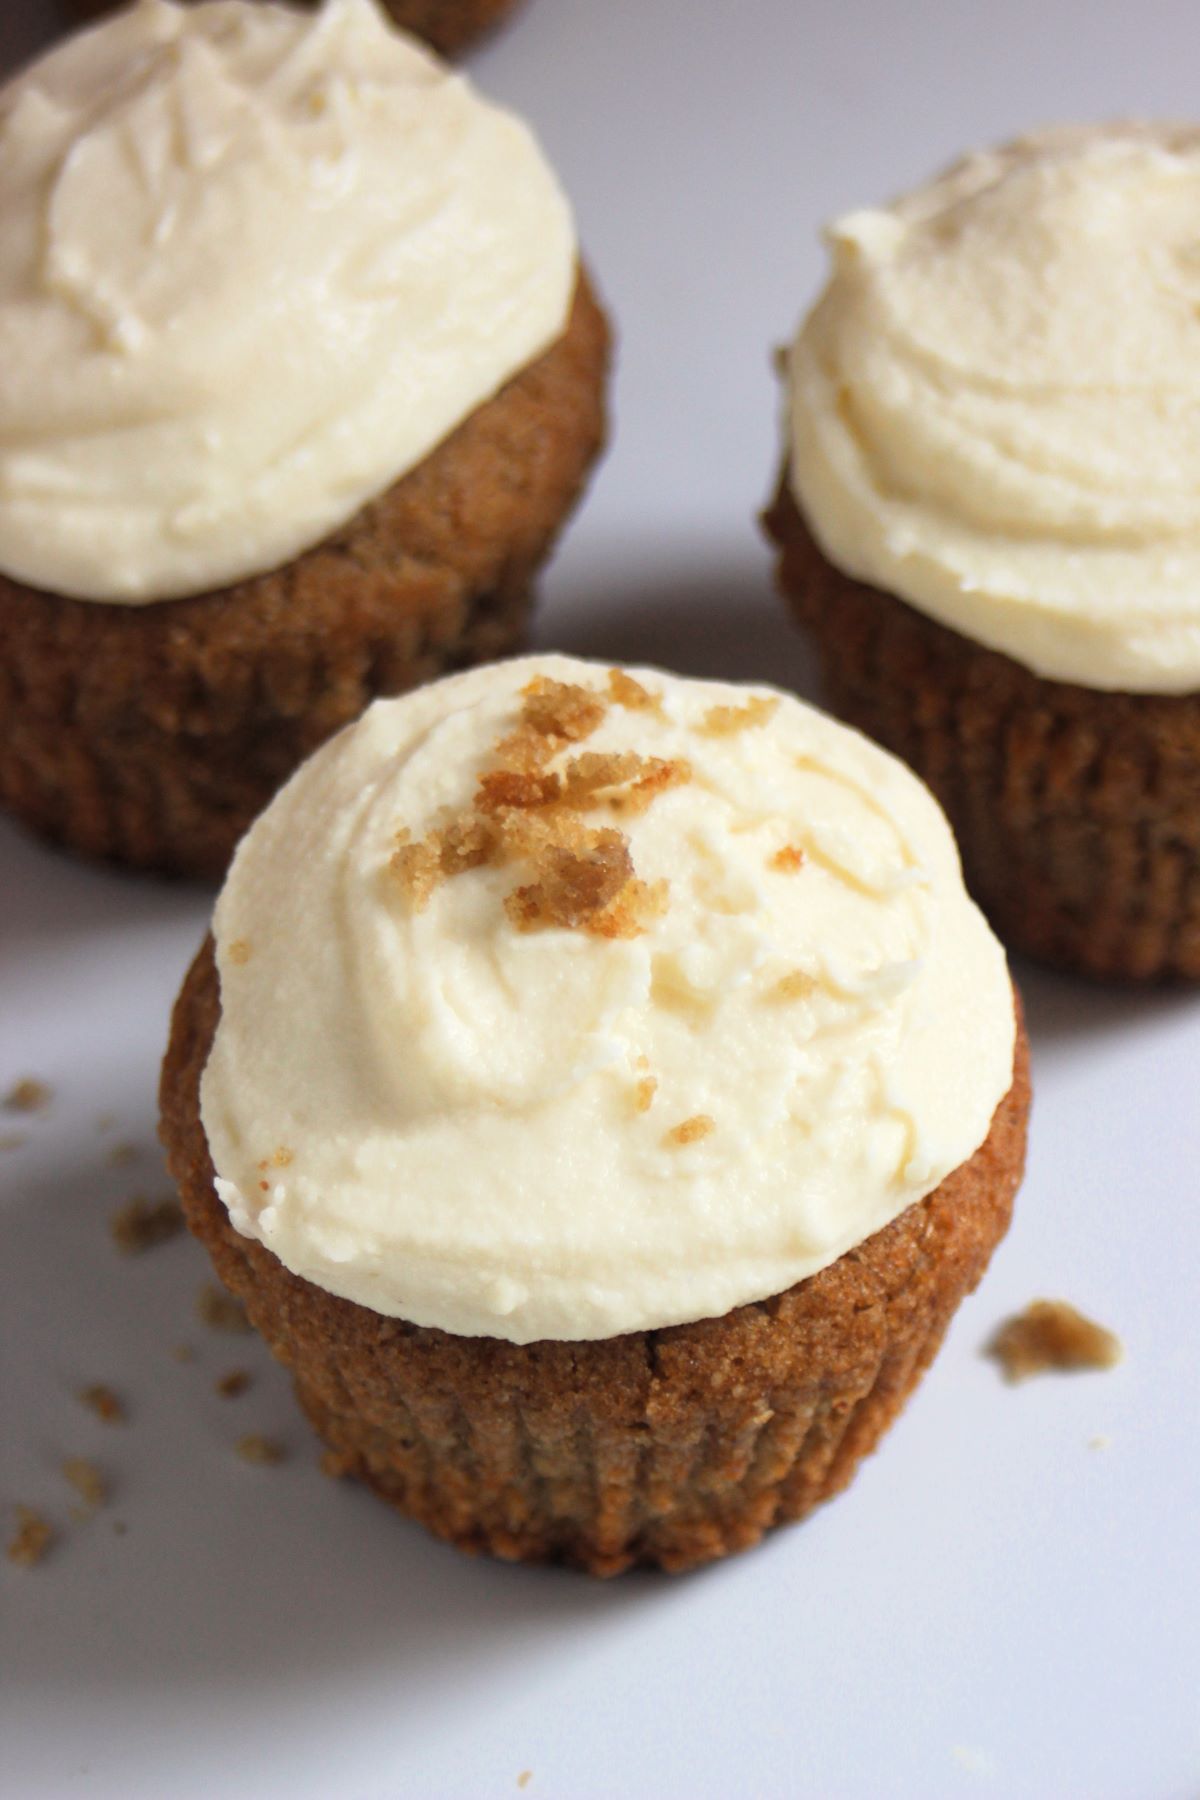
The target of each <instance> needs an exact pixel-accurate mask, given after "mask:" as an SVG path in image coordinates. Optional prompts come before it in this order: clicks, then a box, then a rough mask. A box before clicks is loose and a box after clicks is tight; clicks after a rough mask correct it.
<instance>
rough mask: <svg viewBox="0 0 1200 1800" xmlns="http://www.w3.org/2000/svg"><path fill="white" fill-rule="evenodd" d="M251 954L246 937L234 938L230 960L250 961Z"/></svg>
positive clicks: (238, 961)
mask: <svg viewBox="0 0 1200 1800" xmlns="http://www.w3.org/2000/svg"><path fill="white" fill-rule="evenodd" d="M250 954H251V952H250V946H249V944H248V943H247V942H246V940H245V938H234V940H233V942H232V944H230V946H229V951H228V955H229V960H230V962H231V963H239V964H240V963H248V962H249V961H250Z"/></svg>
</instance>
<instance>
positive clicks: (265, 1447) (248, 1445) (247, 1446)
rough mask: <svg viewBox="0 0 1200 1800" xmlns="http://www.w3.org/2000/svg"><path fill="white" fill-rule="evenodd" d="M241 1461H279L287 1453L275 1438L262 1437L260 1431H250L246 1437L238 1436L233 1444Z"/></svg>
mask: <svg viewBox="0 0 1200 1800" xmlns="http://www.w3.org/2000/svg"><path fill="white" fill-rule="evenodd" d="M234 1447H235V1449H236V1450H237V1453H238V1455H239V1456H240V1457H241V1459H242V1461H243V1462H248V1463H260V1464H263V1465H266V1464H269V1463H281V1462H282V1461H283V1459H284V1457H285V1456H286V1455H287V1451H286V1450H285V1449H284V1447H283V1445H282V1444H281V1443H279V1442H278V1441H277V1439H275V1438H269V1437H263V1435H262V1433H261V1432H258V1431H252V1432H250V1433H249V1434H248V1435H247V1436H246V1437H242V1438H239V1439H238V1441H237V1443H236V1445H235V1446H234Z"/></svg>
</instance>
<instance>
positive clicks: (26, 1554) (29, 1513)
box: [8, 1506, 54, 1569]
mask: <svg viewBox="0 0 1200 1800" xmlns="http://www.w3.org/2000/svg"><path fill="white" fill-rule="evenodd" d="M53 1542H54V1527H53V1525H51V1523H50V1521H49V1519H46V1518H43V1516H42V1514H41V1513H40V1512H36V1511H35V1510H34V1508H33V1507H32V1506H18V1507H17V1529H16V1531H15V1532H14V1533H13V1535H12V1537H10V1538H9V1540H8V1560H9V1562H14V1563H16V1564H17V1565H18V1567H19V1568H22V1569H32V1568H33V1567H34V1565H35V1564H36V1563H40V1562H41V1560H42V1558H43V1556H45V1554H46V1552H47V1550H49V1548H50V1546H51V1544H52V1543H53Z"/></svg>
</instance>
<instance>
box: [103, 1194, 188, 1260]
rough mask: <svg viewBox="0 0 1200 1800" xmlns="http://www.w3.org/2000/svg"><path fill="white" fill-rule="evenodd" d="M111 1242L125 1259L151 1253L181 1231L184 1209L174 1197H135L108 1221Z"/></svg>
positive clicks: (141, 1195) (138, 1195)
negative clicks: (150, 1251) (147, 1251)
mask: <svg viewBox="0 0 1200 1800" xmlns="http://www.w3.org/2000/svg"><path fill="white" fill-rule="evenodd" d="M109 1230H110V1231H111V1232H112V1237H113V1242H114V1243H115V1244H116V1246H117V1249H118V1250H120V1251H121V1252H122V1254H123V1255H125V1256H139V1255H140V1254H141V1253H142V1251H143V1250H153V1249H154V1248H155V1247H156V1246H157V1245H158V1244H165V1243H167V1242H168V1240H169V1239H170V1238H173V1237H178V1235H179V1233H180V1232H181V1231H182V1230H183V1208H182V1207H181V1206H180V1204H179V1202H178V1200H176V1199H175V1197H174V1196H173V1195H170V1194H167V1195H164V1196H163V1198H162V1199H160V1200H148V1199H147V1198H146V1196H145V1195H144V1194H135V1195H134V1196H133V1198H132V1200H130V1201H129V1202H128V1203H127V1204H126V1205H125V1206H122V1207H120V1208H118V1210H117V1211H116V1212H115V1213H114V1214H113V1216H112V1218H111V1220H110V1221H109Z"/></svg>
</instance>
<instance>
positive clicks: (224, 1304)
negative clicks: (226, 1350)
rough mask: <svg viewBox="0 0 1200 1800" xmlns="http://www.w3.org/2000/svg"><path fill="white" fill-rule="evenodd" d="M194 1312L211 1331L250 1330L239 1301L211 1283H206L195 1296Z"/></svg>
mask: <svg viewBox="0 0 1200 1800" xmlns="http://www.w3.org/2000/svg"><path fill="white" fill-rule="evenodd" d="M196 1312H197V1314H198V1315H199V1317H200V1318H201V1319H203V1321H204V1323H205V1324H206V1325H208V1326H210V1327H211V1328H212V1330H213V1331H236V1332H247V1331H249V1330H250V1321H249V1320H248V1319H247V1317H246V1313H245V1309H244V1308H243V1306H242V1303H241V1301H240V1300H235V1299H234V1297H233V1295H232V1294H227V1293H226V1292H225V1289H224V1288H219V1287H217V1286H216V1285H215V1284H214V1283H213V1282H211V1281H206V1282H205V1284H204V1286H203V1287H202V1288H201V1289H200V1292H199V1294H198V1295H197V1296H196Z"/></svg>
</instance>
